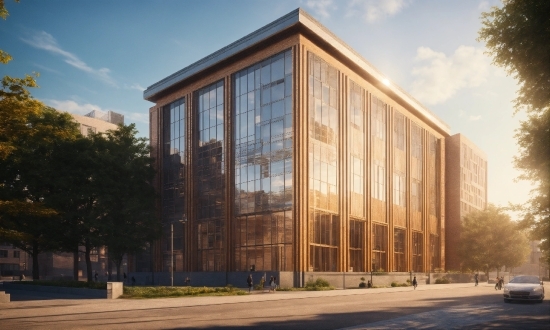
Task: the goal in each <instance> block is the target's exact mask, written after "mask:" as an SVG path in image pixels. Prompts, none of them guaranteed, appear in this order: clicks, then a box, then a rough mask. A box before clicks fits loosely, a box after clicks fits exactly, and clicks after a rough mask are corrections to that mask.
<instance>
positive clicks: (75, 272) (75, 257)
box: [73, 245, 78, 281]
mask: <svg viewBox="0 0 550 330" xmlns="http://www.w3.org/2000/svg"><path fill="white" fill-rule="evenodd" d="M73 278H74V280H75V281H78V245H77V246H76V250H74V251H73Z"/></svg>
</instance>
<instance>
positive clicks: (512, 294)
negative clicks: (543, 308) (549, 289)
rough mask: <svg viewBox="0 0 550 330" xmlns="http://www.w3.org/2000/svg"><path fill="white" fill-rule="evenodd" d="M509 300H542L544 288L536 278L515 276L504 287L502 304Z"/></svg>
mask: <svg viewBox="0 0 550 330" xmlns="http://www.w3.org/2000/svg"><path fill="white" fill-rule="evenodd" d="M511 300H535V301H538V302H542V301H543V300H544V286H543V283H542V281H541V280H540V279H539V277H538V276H529V275H521V276H516V277H514V278H513V279H511V280H510V282H509V283H508V284H506V285H504V302H509V301H511Z"/></svg>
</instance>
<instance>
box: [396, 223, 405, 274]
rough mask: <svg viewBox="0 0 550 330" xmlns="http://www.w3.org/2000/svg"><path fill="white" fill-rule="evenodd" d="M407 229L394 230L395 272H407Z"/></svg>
mask: <svg viewBox="0 0 550 330" xmlns="http://www.w3.org/2000/svg"><path fill="white" fill-rule="evenodd" d="M405 237H406V236H405V229H398V228H395V229H394V235H393V245H394V247H393V271H395V272H406V271H407V268H406V262H405V259H406V255H407V253H406V247H407V244H406V238H405Z"/></svg>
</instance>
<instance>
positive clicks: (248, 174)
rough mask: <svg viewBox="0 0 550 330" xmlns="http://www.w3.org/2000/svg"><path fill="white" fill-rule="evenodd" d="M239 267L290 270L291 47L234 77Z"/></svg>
mask: <svg viewBox="0 0 550 330" xmlns="http://www.w3.org/2000/svg"><path fill="white" fill-rule="evenodd" d="M233 79H234V86H235V87H234V100H235V104H234V109H235V111H234V116H235V117H234V118H235V120H234V122H235V136H234V138H235V188H234V189H235V221H234V260H235V264H234V266H233V267H234V269H235V270H236V271H245V270H248V269H250V268H251V267H252V266H254V269H255V270H267V271H269V270H280V271H290V270H292V269H293V267H294V262H293V258H292V242H293V221H292V192H293V189H292V139H293V131H292V51H291V50H287V51H285V52H283V53H280V54H277V55H275V56H273V57H270V58H268V59H266V60H264V61H262V62H260V63H257V64H255V65H253V66H251V67H248V68H246V69H243V70H241V71H240V72H237V73H236V74H235V75H234V77H233Z"/></svg>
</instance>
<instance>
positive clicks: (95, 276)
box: [94, 271, 99, 282]
mask: <svg viewBox="0 0 550 330" xmlns="http://www.w3.org/2000/svg"><path fill="white" fill-rule="evenodd" d="M98 277H99V275H97V271H96V272H95V275H94V278H95V281H96V282H97V278H98Z"/></svg>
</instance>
